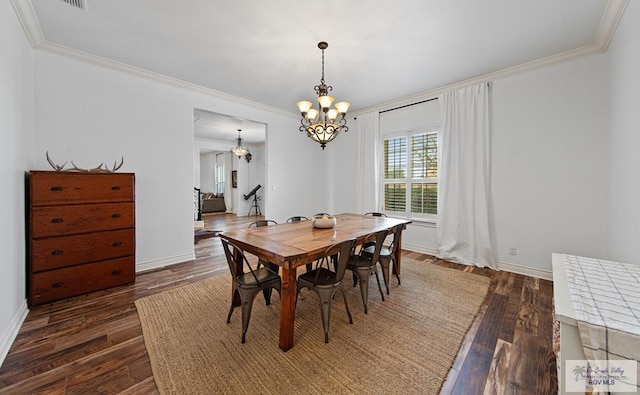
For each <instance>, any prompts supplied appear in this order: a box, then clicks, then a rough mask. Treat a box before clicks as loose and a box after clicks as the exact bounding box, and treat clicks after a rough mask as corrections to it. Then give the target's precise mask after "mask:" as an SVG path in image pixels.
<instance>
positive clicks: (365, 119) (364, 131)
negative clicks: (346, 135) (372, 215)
mask: <svg viewBox="0 0 640 395" xmlns="http://www.w3.org/2000/svg"><path fill="white" fill-rule="evenodd" d="M379 118H380V114H379V113H378V112H377V111H375V112H370V113H367V114H364V115H358V122H357V130H358V138H359V144H358V148H359V150H358V171H357V173H356V210H357V212H359V213H366V212H369V211H380V208H379V203H378V202H379V196H378V194H379V188H378V187H379V176H378V173H379V168H378V163H380V162H379V160H378V159H379V158H378V156H379V154H380V151H381V147H380V123H379Z"/></svg>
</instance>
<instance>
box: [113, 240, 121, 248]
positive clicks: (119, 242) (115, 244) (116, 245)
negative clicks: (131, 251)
mask: <svg viewBox="0 0 640 395" xmlns="http://www.w3.org/2000/svg"><path fill="white" fill-rule="evenodd" d="M111 245H112V246H114V247H120V246H121V245H122V242H121V241H116V242H114V243H113V244H111Z"/></svg>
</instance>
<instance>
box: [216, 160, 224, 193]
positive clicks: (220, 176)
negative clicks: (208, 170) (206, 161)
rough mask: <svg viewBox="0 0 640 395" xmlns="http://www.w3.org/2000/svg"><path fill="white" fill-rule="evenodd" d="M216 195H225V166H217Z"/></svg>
mask: <svg viewBox="0 0 640 395" xmlns="http://www.w3.org/2000/svg"><path fill="white" fill-rule="evenodd" d="M216 193H224V165H216Z"/></svg>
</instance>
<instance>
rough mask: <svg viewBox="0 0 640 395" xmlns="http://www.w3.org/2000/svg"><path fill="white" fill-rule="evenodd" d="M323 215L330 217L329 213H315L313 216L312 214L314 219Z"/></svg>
mask: <svg viewBox="0 0 640 395" xmlns="http://www.w3.org/2000/svg"><path fill="white" fill-rule="evenodd" d="M323 215H326V216H328V217H330V216H331V214H329V213H315V214H313V216H314V217H316V216H323Z"/></svg>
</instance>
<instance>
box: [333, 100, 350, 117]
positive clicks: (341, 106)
mask: <svg viewBox="0 0 640 395" xmlns="http://www.w3.org/2000/svg"><path fill="white" fill-rule="evenodd" d="M350 106H351V103H349V102H348V101H341V102H338V103H336V109H337V110H338V112H339V113H340V114H343V115H342V116H344V114H346V113H347V110H348V109H349V107H350Z"/></svg>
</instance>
